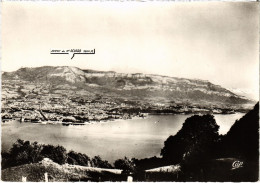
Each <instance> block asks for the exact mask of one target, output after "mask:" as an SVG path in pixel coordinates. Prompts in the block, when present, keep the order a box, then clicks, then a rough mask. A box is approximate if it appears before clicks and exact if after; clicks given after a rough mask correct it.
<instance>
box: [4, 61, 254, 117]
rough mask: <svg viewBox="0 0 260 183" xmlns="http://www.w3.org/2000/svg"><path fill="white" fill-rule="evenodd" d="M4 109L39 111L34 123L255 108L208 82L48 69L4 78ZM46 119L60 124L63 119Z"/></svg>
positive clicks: (69, 69)
mask: <svg viewBox="0 0 260 183" xmlns="http://www.w3.org/2000/svg"><path fill="white" fill-rule="evenodd" d="M2 103H3V108H4V111H3V112H6V113H10V112H12V111H10V108H15V111H16V112H17V110H21V108H22V109H24V110H33V112H32V113H33V115H34V116H35V117H34V118H39V116H40V117H41V115H39V114H36V112H35V109H39V107H41V109H43V110H45V111H44V112H47V113H53V112H54V111H57V110H59V113H66V116H70V117H69V119H68V120H67V121H71V120H72V121H76V122H80V121H82V120H83V121H89V120H93V119H94V120H107V119H111V118H113V119H115V118H129V117H131V116H132V115H133V114H135V115H139V114H140V113H147V112H148V113H233V112H234V111H240V112H247V111H248V110H249V109H250V108H251V107H252V105H253V104H254V103H255V102H254V101H251V100H249V99H247V98H245V97H243V96H239V95H237V94H234V93H232V92H231V91H229V90H227V89H225V88H223V87H221V86H218V85H215V84H212V83H211V82H209V81H204V80H198V79H185V78H177V77H168V76H160V75H152V74H142V73H134V74H126V73H116V72H113V71H108V72H104V71H94V70H82V69H79V68H76V67H68V66H63V67H60V66H59V67H51V66H44V67H36V68H21V69H19V70H17V71H14V72H4V73H3V74H2ZM68 108H70V109H72V110H73V108H77V111H78V112H76V111H73V112H69V111H68ZM75 112H76V113H75ZM86 112H87V113H88V114H87V115H86ZM70 113H72V114H73V115H71V114H70ZM79 114H80V115H79ZM81 114H84V115H81ZM93 114H94V115H93ZM46 115H47V117H48V119H50V118H51V119H52V118H54V117H55V118H56V119H55V120H57V116H58V115H57V114H56V115H52V116H51V115H50V116H48V114H46ZM15 116H17V115H15ZM28 116H32V114H29V115H28ZM61 116H62V115H61ZM63 116H64V115H63ZM8 117H9V116H8V115H7V114H6V118H8ZM71 117H73V118H71ZM58 118H59V119H61V118H60V117H58ZM44 119H45V117H44ZM59 119H58V120H59ZM63 119H64V118H62V119H61V120H63ZM65 121H66V119H65Z"/></svg>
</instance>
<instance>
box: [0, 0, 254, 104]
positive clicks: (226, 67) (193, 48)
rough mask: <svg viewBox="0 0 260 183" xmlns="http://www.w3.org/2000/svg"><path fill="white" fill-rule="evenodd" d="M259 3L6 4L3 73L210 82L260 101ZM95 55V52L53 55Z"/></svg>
mask: <svg viewBox="0 0 260 183" xmlns="http://www.w3.org/2000/svg"><path fill="white" fill-rule="evenodd" d="M258 12H259V7H258V5H257V4H256V3H254V2H247V3H245V2H208V3H206V2H203V3H201V2H193V3H173V2H81V1H74V2H51V1H48V2H47V1H46V2H43V1H42V2H39V1H37V2H18V1H16V2H2V23H1V24H2V25H1V28H2V41H1V42H2V51H1V52H2V54H1V70H2V71H15V70H17V69H19V68H21V67H39V66H45V65H50V66H76V67H79V68H82V69H94V70H102V71H116V72H123V73H136V72H139V73H146V74H160V75H167V76H174V77H184V78H191V79H192V78H196V79H203V80H209V81H210V82H212V83H214V84H218V85H221V86H223V87H225V88H233V89H239V90H243V91H246V92H248V93H251V95H252V96H253V98H254V99H256V100H258V97H259V89H258V88H259V13H258ZM52 49H66V50H67V49H95V51H96V52H95V54H92V55H91V54H89V55H76V56H75V57H74V58H73V59H71V57H70V56H69V55H53V54H50V51H51V50H52Z"/></svg>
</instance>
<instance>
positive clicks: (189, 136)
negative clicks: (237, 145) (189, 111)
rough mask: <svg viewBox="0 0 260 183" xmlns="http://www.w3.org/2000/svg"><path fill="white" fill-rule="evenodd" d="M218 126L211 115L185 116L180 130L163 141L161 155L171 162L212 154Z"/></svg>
mask: <svg viewBox="0 0 260 183" xmlns="http://www.w3.org/2000/svg"><path fill="white" fill-rule="evenodd" d="M218 129H219V126H218V125H217V123H216V121H215V119H214V117H213V116H212V115H203V116H198V115H194V116H192V117H190V118H187V119H186V120H185V122H184V123H183V126H182V128H181V130H180V131H179V132H178V133H177V134H176V135H175V136H170V137H169V138H168V139H167V140H166V141H165V142H164V147H163V149H162V151H161V155H162V156H163V158H164V159H165V160H167V161H168V162H170V163H171V164H176V163H180V162H181V161H183V160H185V161H194V160H199V159H207V158H209V157H211V156H213V155H214V154H215V153H214V145H215V144H216V143H217V142H218V139H219V134H218Z"/></svg>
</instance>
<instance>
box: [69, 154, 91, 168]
mask: <svg viewBox="0 0 260 183" xmlns="http://www.w3.org/2000/svg"><path fill="white" fill-rule="evenodd" d="M67 161H68V163H69V164H72V165H82V166H89V163H90V158H89V157H88V156H87V155H86V154H81V153H77V152H75V151H70V152H69V153H68V160H67Z"/></svg>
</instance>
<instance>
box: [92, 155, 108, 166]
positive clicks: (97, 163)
mask: <svg viewBox="0 0 260 183" xmlns="http://www.w3.org/2000/svg"><path fill="white" fill-rule="evenodd" d="M92 166H94V167H98V168H112V165H111V164H109V163H108V161H105V160H102V159H101V158H100V156H95V157H94V158H93V159H92Z"/></svg>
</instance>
